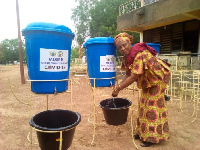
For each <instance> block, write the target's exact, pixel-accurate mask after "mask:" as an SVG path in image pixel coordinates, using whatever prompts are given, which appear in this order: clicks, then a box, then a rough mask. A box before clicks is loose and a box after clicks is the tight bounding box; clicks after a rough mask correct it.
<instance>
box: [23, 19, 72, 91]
mask: <svg viewBox="0 0 200 150" xmlns="http://www.w3.org/2000/svg"><path fill="white" fill-rule="evenodd" d="M22 35H23V36H25V45H26V55H27V67H28V76H29V79H30V80H37V81H32V82H31V91H32V92H34V93H38V94H52V93H54V92H58V93H60V92H64V91H66V90H67V89H68V81H42V82H41V81H38V80H62V79H69V69H70V55H71V43H72V40H73V38H74V33H72V31H71V29H69V28H68V27H66V26H63V25H58V24H53V23H45V22H34V23H30V24H28V25H27V26H26V28H25V29H23V30H22Z"/></svg>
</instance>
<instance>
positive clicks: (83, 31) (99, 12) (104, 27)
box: [71, 0, 139, 44]
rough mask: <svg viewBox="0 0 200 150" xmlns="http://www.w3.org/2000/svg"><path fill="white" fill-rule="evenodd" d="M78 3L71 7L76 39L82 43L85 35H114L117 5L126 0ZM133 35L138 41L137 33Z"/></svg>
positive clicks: (97, 0) (82, 0)
mask: <svg viewBox="0 0 200 150" xmlns="http://www.w3.org/2000/svg"><path fill="white" fill-rule="evenodd" d="M77 2H79V5H78V6H77V7H76V8H75V9H73V15H72V17H71V18H72V19H73V20H74V23H75V27H76V40H77V42H78V43H79V44H82V43H83V42H84V40H85V39H86V38H87V37H114V36H115V35H117V34H118V33H120V32H121V31H117V16H118V15H119V6H120V5H121V4H123V3H125V2H127V0H77ZM129 34H132V35H134V38H135V42H139V34H138V33H130V32H129Z"/></svg>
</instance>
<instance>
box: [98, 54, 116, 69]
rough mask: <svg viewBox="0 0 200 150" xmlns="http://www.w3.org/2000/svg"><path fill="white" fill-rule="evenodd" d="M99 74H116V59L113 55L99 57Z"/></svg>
mask: <svg viewBox="0 0 200 150" xmlns="http://www.w3.org/2000/svg"><path fill="white" fill-rule="evenodd" d="M100 72H116V57H115V56H114V55H106V56H100Z"/></svg>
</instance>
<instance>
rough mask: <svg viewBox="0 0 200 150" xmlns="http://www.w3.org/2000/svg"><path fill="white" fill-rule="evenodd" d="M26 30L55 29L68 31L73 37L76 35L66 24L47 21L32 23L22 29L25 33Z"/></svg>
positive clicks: (63, 31) (62, 31)
mask: <svg viewBox="0 0 200 150" xmlns="http://www.w3.org/2000/svg"><path fill="white" fill-rule="evenodd" d="M26 31H54V32H61V33H67V34H70V35H72V36H73V37H74V36H75V35H74V33H73V32H72V31H71V29H70V28H68V27H66V26H64V25H59V24H54V23H47V22H33V23H30V24H28V25H27V26H26V28H25V29H23V30H22V33H25V32H26Z"/></svg>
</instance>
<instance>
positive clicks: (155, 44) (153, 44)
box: [146, 43, 160, 46]
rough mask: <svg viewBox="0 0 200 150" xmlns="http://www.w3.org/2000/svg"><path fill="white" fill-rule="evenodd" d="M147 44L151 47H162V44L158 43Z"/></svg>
mask: <svg viewBox="0 0 200 150" xmlns="http://www.w3.org/2000/svg"><path fill="white" fill-rule="evenodd" d="M146 44H147V45H149V46H160V44H158V43H146Z"/></svg>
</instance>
